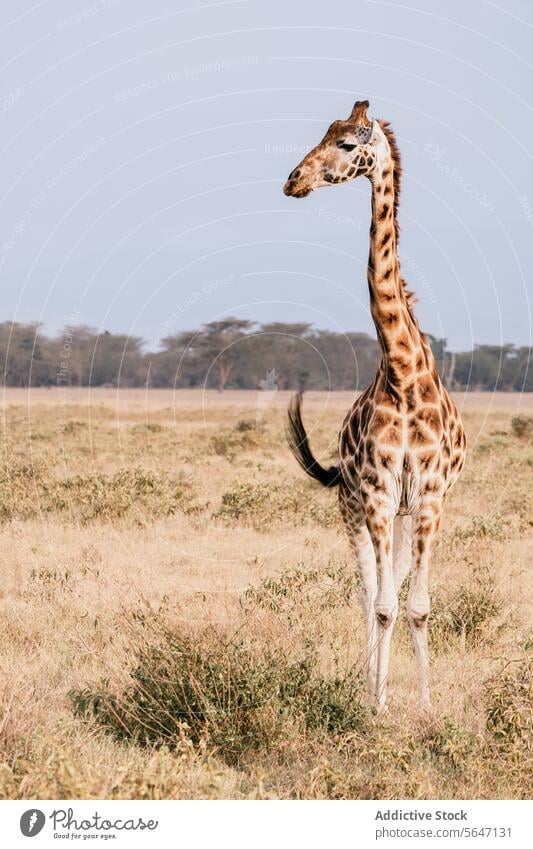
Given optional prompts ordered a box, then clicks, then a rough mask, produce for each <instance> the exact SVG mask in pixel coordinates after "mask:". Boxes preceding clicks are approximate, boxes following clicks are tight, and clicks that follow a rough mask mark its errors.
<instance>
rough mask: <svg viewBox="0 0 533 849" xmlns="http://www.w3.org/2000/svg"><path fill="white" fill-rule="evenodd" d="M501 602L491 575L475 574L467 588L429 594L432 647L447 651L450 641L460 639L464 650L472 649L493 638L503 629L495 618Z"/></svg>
mask: <svg viewBox="0 0 533 849" xmlns="http://www.w3.org/2000/svg"><path fill="white" fill-rule="evenodd" d="M502 610H503V600H502V597H501V595H500V593H499V591H498V590H497V588H496V583H495V580H494V576H493V575H492V574H491V573H490V572H488V571H485V572H478V573H477V574H476V575H475V576H474V580H473V582H472V584H471V585H467V584H464V585H460V586H459V587H457V589H455V590H453V591H452V592H448V593H446V594H444V593H443V592H442V590H441V591H438V590H437V591H436V592H433V593H432V598H431V614H430V628H429V634H430V640H431V645H432V647H433V648H436V649H440V650H447V649H449V644H450V641H453V640H457V639H460V640H461V641H462V643H463V644H464V645H465V647H467V648H471V649H473V648H475V647H476V646H478V645H479V644H480V642H481V641H482V640H483V641H485V642H487V641H490V640H491V639H493V638H494V636H495V633H496V632H497V630H499V629H500V628H502V627H503V626H502V625H501V624H500V623H499V622H498V617H499V616H500V615H501V613H502Z"/></svg>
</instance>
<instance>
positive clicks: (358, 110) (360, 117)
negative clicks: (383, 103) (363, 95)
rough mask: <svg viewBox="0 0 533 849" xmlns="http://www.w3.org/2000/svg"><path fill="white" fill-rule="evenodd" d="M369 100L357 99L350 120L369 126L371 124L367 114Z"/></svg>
mask: <svg viewBox="0 0 533 849" xmlns="http://www.w3.org/2000/svg"><path fill="white" fill-rule="evenodd" d="M369 105H370V104H369V102H368V100H357V101H356V102H355V103H354V107H353V109H352V111H351V114H350V117H349V118H348V120H349V121H355V123H356V124H366V125H367V126H368V125H369V124H370V121H369V119H368V116H367V114H366V110H367V109H368V107H369Z"/></svg>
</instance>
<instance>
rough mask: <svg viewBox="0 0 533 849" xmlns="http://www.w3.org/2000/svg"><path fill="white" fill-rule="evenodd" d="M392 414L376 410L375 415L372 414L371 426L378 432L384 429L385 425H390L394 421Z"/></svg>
mask: <svg viewBox="0 0 533 849" xmlns="http://www.w3.org/2000/svg"><path fill="white" fill-rule="evenodd" d="M392 421H393V420H392V416H391V415H390V414H389V413H385V412H384V411H383V410H379V409H378V410H376V412H375V413H374V415H373V416H372V423H371V427H372V430H373V431H374V432H378V431H380V430H383V428H384V427H386V426H387V425H390V424H391V423H392Z"/></svg>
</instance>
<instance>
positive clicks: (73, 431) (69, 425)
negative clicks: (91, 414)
mask: <svg viewBox="0 0 533 849" xmlns="http://www.w3.org/2000/svg"><path fill="white" fill-rule="evenodd" d="M86 428H87V422H82V421H78V420H75V419H71V420H70V421H68V422H64V423H63V424H62V425H61V427H60V428H59V430H60V432H61V433H62V434H64V435H66V436H77V435H78V434H79V433H80V431H82V430H85V429H86Z"/></svg>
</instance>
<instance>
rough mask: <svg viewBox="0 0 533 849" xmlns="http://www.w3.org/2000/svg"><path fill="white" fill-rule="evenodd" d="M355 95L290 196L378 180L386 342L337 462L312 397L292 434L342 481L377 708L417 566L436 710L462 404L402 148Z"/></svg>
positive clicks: (413, 619)
mask: <svg viewBox="0 0 533 849" xmlns="http://www.w3.org/2000/svg"><path fill="white" fill-rule="evenodd" d="M368 108H369V103H368V101H367V100H364V101H357V103H356V104H355V106H354V107H353V110H352V112H351V114H350V116H349V118H348V119H347V120H345V121H342V120H341V121H335V122H334V123H333V124H332V125H331V126H330V128H329V129H328V131H327V133H326V135H325V136H324V138H323V139H322V141H321V142H320V143H319V144H318V145H317V147H315V148H313V149H312V150H311V151H310V152H309V153H308V154H307V155H306V156H305V157H304V159H303V160H302V162H301V163H300V164H299V165H298V166H297V167H296V168H295V169H294V170H293V171H292V172H291V174H290V175H289V177H288V180H287V182H286V184H285V186H284V193H285V194H286V195H288V196H291V197H296V198H302V197H305V196H306V195H308V194H309V193H310V192H312V191H313V190H314V189H316V188H318V187H320V186H328V185H335V184H337V183H345V182H348V181H350V180H355V179H356V178H357V177H359V176H365V177H367V178H368V179H369V180H370V183H371V189H372V217H371V225H370V253H369V258H368V272H367V279H368V287H369V292H370V311H371V315H372V318H373V321H374V324H375V326H376V330H377V336H378V340H379V344H380V348H381V362H380V365H379V368H378V370H377V373H376V376H375V378H374V381H373V382H372V384H371V385H370V386H369V387H368V388H367V389H366V390H365V391H364V392H363V393H362V394H361V395H360V396H359V397H358V398H357V399H356V400H355V403H354V404H353V406H352V408H351V409H350V411H349V412H348V414H347V415H346V417H345V419H344V422H343V424H342V427H341V430H340V434H339V445H338V447H339V455H338V456H339V460H338V464H337V465H336V466H332V467H330V468H324V467H323V466H321V464H320V463H319V462H318V461H317V460H316V458H315V457H314V455H313V453H312V451H311V448H310V446H309V441H308V437H307V433H306V431H305V427H304V425H303V421H302V395H301V393H300V394H298V395H296V396H295V397H294V398H293V399H292V401H291V404H290V407H289V417H288V430H287V433H288V440H289V445H290V447H291V449H292V452H293V454H294V456H295V458H296V460H297V461H298V462H299V464H300V465H301V466H302V467H303V469H304V470H305V471H306V472H307V473H308V474H309V475H310V476H311V477H313V478H315V479H316V480H317V481H319V482H320V483H322V484H323V485H325V486H328V487H337V488H338V495H339V507H340V512H341V515H342V518H343V522H344V525H345V528H346V531H347V534H348V539H349V543H350V546H351V550H352V552H353V555H354V558H355V561H356V564H357V567H358V570H359V574H360V577H361V584H362V592H361V595H360V600H361V603H362V608H363V612H364V616H365V620H366V657H365V668H366V674H367V683H368V689H369V693H370V696H371V698H372V700H373V702H374V703H375V706H376V709H377V711H378V713H383V712H384V711H385V710H386V709H387V676H388V667H389V652H390V643H391V638H392V632H393V628H394V623H395V621H396V618H397V615H398V593H399V590H400V588H401V586H402V583H403V581H404V579H405V578H406V577H407V575H408V574H410V576H411V577H410V585H409V591H408V596H407V616H408V620H409V625H410V630H411V636H412V641H413V646H414V650H415V656H416V661H417V668H418V686H419V696H420V705H421V707H422V708H423V709H429V708H430V706H431V703H430V688H429V658H428V616H429V612H430V599H429V592H428V575H429V566H430V555H431V546H432V543H433V541H434V538H435V535H436V533H437V530H438V527H439V523H440V519H441V515H442V511H443V507H444V503H445V500H446V497H447V495H448V493H449V491H450V489H451V487H452V486H453V485H454V483H455V482H456V480H457V478H458V477H459V474H460V472H461V469H462V467H463V464H464V460H465V452H466V440H465V435H464V430H463V426H462V423H461V419H460V416H459V413H458V411H457V409H456V407H455V405H454V403H453V401H452V399H451V398H450V396H449V395H448V392H447V391H446V389H445V387H444V386H443V385H442V383H441V381H440V378H439V375H438V372H437V368H436V365H435V360H434V357H433V354H432V351H431V348H430V345H429V342H428V339H427V337H426V336H425V335H424V334H423V333H422V331H421V330H420V327H419V324H418V321H417V319H416V317H415V314H414V310H413V304H414V297H413V294H412V293H411V292H409V291H408V290H407V288H406V284H405V281H404V280H403V278H402V276H401V273H400V263H399V261H398V255H397V245H398V235H399V228H398V221H397V213H398V202H399V194H400V182H401V164H400V154H399V150H398V147H397V144H396V140H395V137H394V134H393V131H392V129H391V127H390V125H389V123H388V122H386V121H382V120H375V119H374V120H372V119H370V118H368V116H367V110H368Z"/></svg>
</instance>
